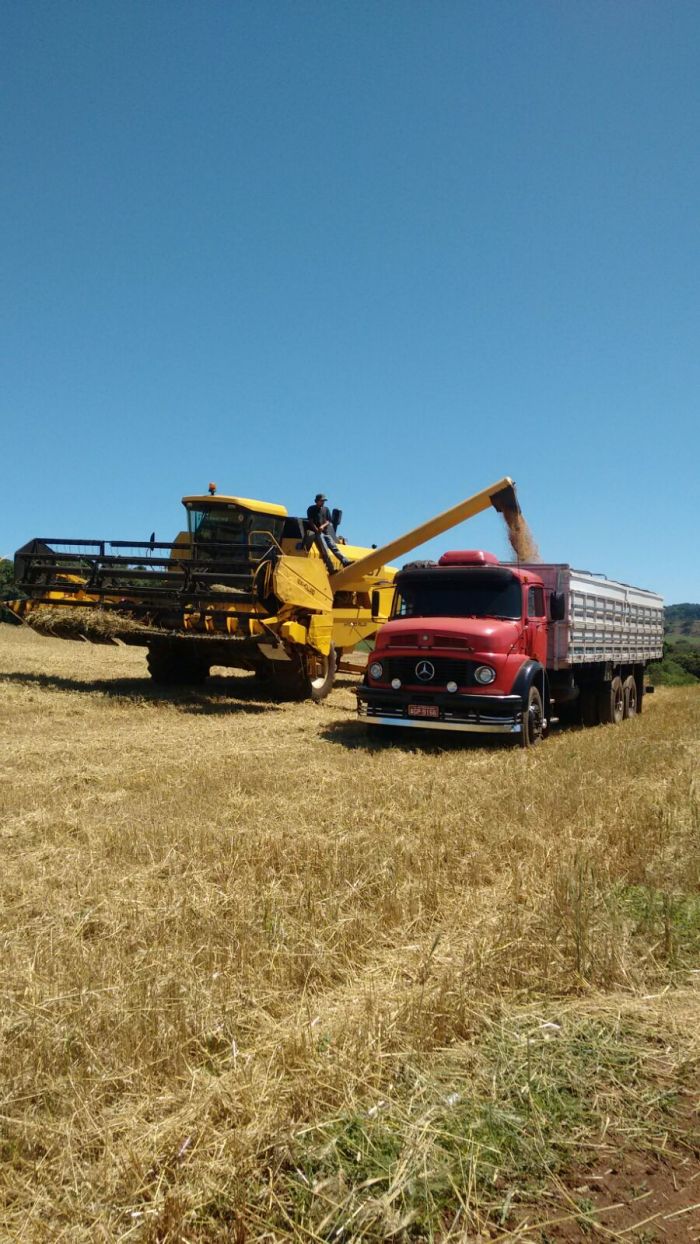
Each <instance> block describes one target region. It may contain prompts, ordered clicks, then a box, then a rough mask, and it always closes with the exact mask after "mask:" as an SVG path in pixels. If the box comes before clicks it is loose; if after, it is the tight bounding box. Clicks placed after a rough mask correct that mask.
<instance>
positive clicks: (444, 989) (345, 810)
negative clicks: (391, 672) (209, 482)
mask: <svg viewBox="0 0 700 1244" xmlns="http://www.w3.org/2000/svg"><path fill="white" fill-rule="evenodd" d="M0 686H1V688H2V698H1V700H0V714H1V717H2V734H1V740H2V741H1V747H2V785H1V786H0V823H1V832H2V850H3V869H2V952H3V972H2V1003H1V1013H0V1018H1V1022H2V1036H3V1041H2V1056H1V1057H2V1111H1V1114H2V1119H1V1124H0V1125H1V1129H2V1130H1V1141H2V1154H3V1163H2V1171H1V1173H0V1180H1V1183H2V1198H1V1203H0V1237H1V1238H2V1239H3V1240H23V1241H24V1240H26V1241H34V1240H40V1241H52V1242H53V1241H56V1240H66V1241H76V1242H81V1244H82V1242H83V1241H117V1240H118V1241H126V1240H129V1241H135V1242H136V1241H139V1242H141V1241H145V1242H146V1244H154V1242H155V1241H160V1242H166V1241H168V1242H171V1241H172V1242H174V1241H225V1240H231V1241H236V1242H237V1244H242V1242H243V1241H246V1240H248V1241H252V1240H256V1241H257V1240H268V1241H272V1240H286V1239H289V1240H300V1241H301V1240H311V1241H313V1240H324V1241H325V1240H339V1241H349V1240H361V1239H362V1240H365V1239H366V1240H375V1241H379V1240H387V1239H393V1240H407V1241H408V1240H412V1241H413V1240H435V1241H447V1240H455V1241H456V1240H461V1241H467V1240H477V1239H482V1240H486V1239H506V1238H508V1239H518V1240H526V1239H527V1240H533V1241H534V1240H545V1239H558V1238H561V1239H564V1238H566V1239H568V1238H573V1237H570V1236H569V1235H567V1234H566V1232H568V1231H570V1230H573V1229H574V1228H575V1229H576V1230H581V1231H582V1232H583V1231H584V1228H585V1227H586V1223H587V1222H588V1220H589V1219H590V1221H591V1222H594V1219H595V1213H594V1211H595V1206H594V1205H593V1201H594V1199H595V1198H592V1197H591V1198H588V1200H587V1198H586V1196H583V1195H581V1196H579V1195H578V1194H575V1193H574V1191H572V1189H573V1183H572V1180H571V1179H570V1178H569V1175H568V1172H569V1171H571V1170H572V1168H573V1167H574V1166H575V1167H576V1168H577V1169H583V1170H590V1169H591V1163H593V1164H594V1165H595V1163H598V1165H600V1162H602V1161H603V1160H605V1161H608V1165H610V1161H609V1158H610V1155H616V1154H619V1153H621V1152H623V1153H628V1152H629V1153H634V1154H639V1153H644V1154H654V1153H656V1154H658V1153H659V1152H660V1150H668V1152H669V1153H670V1152H671V1151H672V1152H674V1153H675V1154H677V1155H680V1158H682V1159H683V1160H686V1159H688V1157H689V1155H690V1156H691V1157H692V1155H693V1154H695V1153H697V1152H698V1150H700V1136H699V1135H698V1127H697V1105H698V1096H697V1071H698V1067H699V1065H700V1059H699V1051H700V1041H699V1038H698V1031H699V1030H700V1025H699V1021H700V991H698V989H697V983H698V980H699V979H700V821H699V818H698V803H697V789H696V787H695V786H694V781H696V778H695V774H696V771H697V768H696V766H697V739H698V717H699V711H698V710H699V707H700V697H699V696H698V694H697V691H696V690H695V689H693V688H690V689H685V688H680V689H674V690H669V691H663V690H660V691H658V692H657V693H656V695H655V696H653V697H648V698H647V700H646V701H645V706H644V713H643V714H642V715H641V716H640V717H639V718H638V719H636V720H634V721H631V722H629V723H625V724H624V725H623V726H620V727H601V728H598V729H594V730H588V731H581V730H569V731H561V732H559V733H556V732H555V733H553V735H552V737H551V738H550V739H549V740H547V742H546V743H545V744H543V745H542V746H541V747H540V748H537V749H535V750H534V751H532V752H531V753H524V752H521V751H520V750H519V749H513V748H511V747H504V746H502V745H491V744H488V745H485V744H483V743H473V742H466V743H465V742H464V741H463V740H461V739H460V740H459V741H457V742H446V743H445V744H438V743H436V741H435V736H433V735H431V736H430V737H429V739H427V740H426V738H425V736H421V738H420V740H418V741H417V740H416V739H415V738H414V739H411V740H410V741H409V740H403V739H401V740H399V741H398V742H396V741H390V742H384V741H383V740H382V739H380V738H375V737H373V736H369V735H368V734H367V733H366V731H365V729H364V728H363V727H362V726H361V725H360V723H358V722H357V721H356V720H355V718H354V716H353V713H354V702H355V701H354V696H353V695H352V691H351V687H352V682H351V680H350V679H349V678H345V677H342V676H341V678H340V680H339V683H338V686H337V689H335V690H334V691H333V693H332V695H331V696H330V698H329V699H328V700H327V701H326V702H325V703H324V704H322V705H311V704H301V705H299V704H290V705H282V706H278V705H274V704H271V703H269V702H267V701H265V700H264V699H261V698H260V690H259V688H258V687H257V685H256V684H255V683H254V682H253V681H252V679H250V678H247V677H245V676H232V675H229V676H224V674H223V671H222V672H221V676H219V677H215V678H213V679H212V680H210V684H209V685H208V686H207V688H206V690H197V691H192V692H184V693H177V694H173V693H169V694H165V693H164V692H162V691H159V690H157V689H155V688H154V687H152V686H151V684H150V682H149V680H148V678H147V676H146V671H145V661H144V656H143V652H142V650H139V649H129V648H123V647H119V648H117V647H94V646H91V645H88V644H84V643H78V642H62V641H60V640H58V639H48V638H40V637H39V636H37V635H35V634H33V633H32V632H30V631H28V630H27V629H26V628H20V627H17V628H15V627H10V626H7V625H0ZM606 1155H607V1156H606ZM680 1158H679V1160H680ZM693 1161H695V1159H694V1158H693ZM689 1169H690V1168H688V1170H689ZM694 1169H695V1172H696V1173H697V1171H698V1169H699V1168H698V1166H697V1162H695V1168H694ZM688 1170H686V1174H688ZM690 1177H691V1176H690V1175H688V1178H690ZM694 1187H695V1191H696V1195H695V1201H697V1202H700V1183H698V1182H696V1183H695V1185H694ZM689 1196H690V1200H689V1201H688V1204H689V1205H692V1195H691V1194H689ZM589 1201H590V1204H589ZM584 1202H585V1204H584ZM639 1218H640V1220H641V1219H643V1218H644V1213H643V1212H642V1211H640V1213H639ZM679 1221H680V1220H679ZM682 1221H683V1223H684V1224H685V1225H684V1229H685V1226H687V1227H688V1228H689V1229H690V1226H691V1225H692V1224H693V1223H694V1224H695V1227H696V1228H697V1227H698V1226H700V1221H699V1220H698V1218H697V1216H696V1215H695V1214H694V1213H693V1214H690V1213H689V1214H686V1215H685V1217H684V1218H683V1220H682ZM557 1224H558V1225H557ZM594 1226H595V1223H594ZM656 1226H658V1224H656ZM595 1229H596V1230H600V1228H597V1227H596V1228H595ZM653 1229H656V1228H655V1226H654V1224H653V1223H652V1224H651V1227H650V1228H649V1230H650V1231H651V1230H653ZM606 1230H607V1235H608V1238H610V1236H611V1235H612V1236H613V1237H614V1236H615V1234H616V1233H615V1230H614V1229H608V1228H606ZM696 1234H697V1230H696ZM577 1238H578V1237H577ZM580 1238H581V1239H583V1238H585V1236H584V1234H581V1236H580ZM620 1238H623V1237H622V1236H620ZM624 1238H625V1239H634V1238H637V1237H635V1236H633V1235H626V1236H624ZM639 1238H641V1237H639ZM648 1238H649V1239H655V1238H659V1239H661V1238H667V1237H666V1236H664V1235H663V1233H662V1234H661V1235H659V1236H658V1237H657V1236H654V1235H653V1234H650V1235H649V1237H648ZM668 1238H671V1237H670V1236H669V1237H668ZM673 1238H675V1237H673ZM678 1238H680V1237H678ZM683 1238H685V1237H683ZM687 1238H688V1239H690V1238H692V1237H691V1236H688V1237H687Z"/></svg>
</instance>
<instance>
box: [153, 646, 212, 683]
mask: <svg viewBox="0 0 700 1244" xmlns="http://www.w3.org/2000/svg"><path fill="white" fill-rule="evenodd" d="M146 662H147V665H148V672H149V674H150V675H151V678H152V679H153V682H154V683H156V684H157V685H158V686H159V687H188V686H189V687H198V686H201V684H202V683H203V682H204V681H205V679H206V678H207V677H208V676H209V666H208V665H205V664H204V662H203V661H201V660H199V659H198V658H197V657H196V656H195V654H194V653H192V654H190V653H185V652H179V651H178V650H177V649H176V648H171V647H167V646H165V645H161V644H149V647H148V654H147V656H146Z"/></svg>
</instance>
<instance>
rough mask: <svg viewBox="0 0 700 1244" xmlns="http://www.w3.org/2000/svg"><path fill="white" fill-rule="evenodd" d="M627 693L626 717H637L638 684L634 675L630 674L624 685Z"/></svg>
mask: <svg viewBox="0 0 700 1244" xmlns="http://www.w3.org/2000/svg"><path fill="white" fill-rule="evenodd" d="M623 691H624V693H625V717H636V716H637V682H636V679H635V678H634V675H632V674H630V676H629V678H626V679H625V681H624V685H623Z"/></svg>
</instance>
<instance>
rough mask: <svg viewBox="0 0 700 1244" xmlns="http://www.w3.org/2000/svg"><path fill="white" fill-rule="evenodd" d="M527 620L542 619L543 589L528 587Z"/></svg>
mask: <svg viewBox="0 0 700 1244" xmlns="http://www.w3.org/2000/svg"><path fill="white" fill-rule="evenodd" d="M527 616H528V618H543V617H544V588H541V587H530V588H528V590H527Z"/></svg>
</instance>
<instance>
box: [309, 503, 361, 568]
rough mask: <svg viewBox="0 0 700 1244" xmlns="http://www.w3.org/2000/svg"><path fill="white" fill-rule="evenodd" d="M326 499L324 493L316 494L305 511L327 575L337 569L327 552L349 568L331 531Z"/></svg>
mask: <svg viewBox="0 0 700 1244" xmlns="http://www.w3.org/2000/svg"><path fill="white" fill-rule="evenodd" d="M327 500H328V497H327V496H326V495H325V493H322V492H317V493H316V497H315V499H314V503H313V505H310V506H309V508H308V510H307V511H306V517H307V519H308V521H309V530H310V532H311V533H312V534H313V538H314V540H315V542H316V547H317V548H318V551H319V553H320V554H321V557H322V558H323V560H324V563H325V566H326V569H327V571H328V573H329V574H333V573H334V572H335V571H336V570H337V569H338V567H337V566H334V565H333V562H332V561H331V559H330V557H329V556H328V553H329V550H330V552H331V553H333V554H334V555H335V557H337V558H338V561H339V562H340V564H341V566H351V565H352V562H349V561H348V559H347V557H344V556H343V554H342V553H341V551H340V549H339V548H338V545H337V544H336V541H335V531H334V530H333V519H332V518H331V512H330V510H329V509H328V506H327V505H326V504H325V503H326V501H327Z"/></svg>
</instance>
